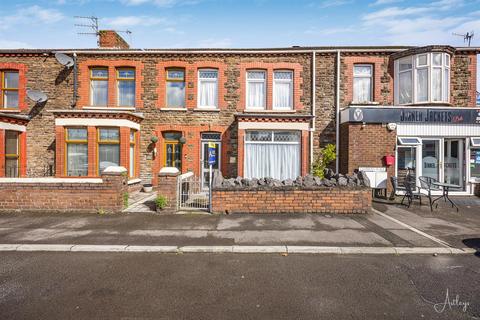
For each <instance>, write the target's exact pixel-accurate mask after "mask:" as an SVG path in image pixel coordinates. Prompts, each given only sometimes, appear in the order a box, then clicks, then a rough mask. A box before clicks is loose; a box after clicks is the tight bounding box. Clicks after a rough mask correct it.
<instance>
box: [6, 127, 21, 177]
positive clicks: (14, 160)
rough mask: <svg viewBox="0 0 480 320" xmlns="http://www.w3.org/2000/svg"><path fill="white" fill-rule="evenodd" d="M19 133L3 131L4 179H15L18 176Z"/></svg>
mask: <svg viewBox="0 0 480 320" xmlns="http://www.w3.org/2000/svg"><path fill="white" fill-rule="evenodd" d="M18 137H19V133H18V132H17V131H9V130H7V131H5V177H11V178H15V177H18V176H19V166H18V163H19V161H18V160H19V158H20V153H19V139H18Z"/></svg>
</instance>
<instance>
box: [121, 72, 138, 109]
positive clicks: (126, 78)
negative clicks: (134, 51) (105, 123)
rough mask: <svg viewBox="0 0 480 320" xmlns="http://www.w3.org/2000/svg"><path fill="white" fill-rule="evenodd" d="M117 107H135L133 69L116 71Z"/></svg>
mask: <svg viewBox="0 0 480 320" xmlns="http://www.w3.org/2000/svg"><path fill="white" fill-rule="evenodd" d="M117 106H119V107H134V106H135V69H133V68H118V69H117Z"/></svg>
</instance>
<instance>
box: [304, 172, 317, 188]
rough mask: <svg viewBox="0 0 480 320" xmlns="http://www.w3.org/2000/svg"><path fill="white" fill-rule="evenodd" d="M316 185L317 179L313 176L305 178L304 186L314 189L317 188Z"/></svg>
mask: <svg viewBox="0 0 480 320" xmlns="http://www.w3.org/2000/svg"><path fill="white" fill-rule="evenodd" d="M315 184H316V182H315V178H314V176H312V175H310V174H309V175H307V176H305V178H304V179H303V185H304V186H305V187H313V186H315Z"/></svg>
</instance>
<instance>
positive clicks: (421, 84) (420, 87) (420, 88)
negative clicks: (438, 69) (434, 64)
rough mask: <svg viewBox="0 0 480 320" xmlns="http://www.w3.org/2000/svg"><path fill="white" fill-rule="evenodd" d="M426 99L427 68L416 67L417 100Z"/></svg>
mask: <svg viewBox="0 0 480 320" xmlns="http://www.w3.org/2000/svg"><path fill="white" fill-rule="evenodd" d="M424 101H428V69H427V68H424V69H417V102H424Z"/></svg>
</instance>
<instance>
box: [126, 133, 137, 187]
mask: <svg viewBox="0 0 480 320" xmlns="http://www.w3.org/2000/svg"><path fill="white" fill-rule="evenodd" d="M136 135H137V132H136V131H135V130H130V148H129V161H128V165H129V168H128V173H129V176H130V178H133V177H135V174H136V173H135V144H136Z"/></svg>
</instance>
